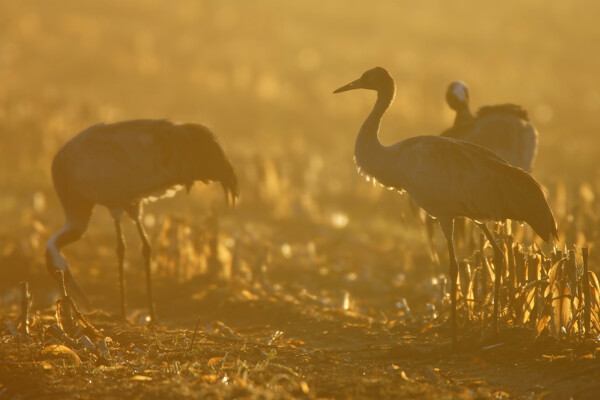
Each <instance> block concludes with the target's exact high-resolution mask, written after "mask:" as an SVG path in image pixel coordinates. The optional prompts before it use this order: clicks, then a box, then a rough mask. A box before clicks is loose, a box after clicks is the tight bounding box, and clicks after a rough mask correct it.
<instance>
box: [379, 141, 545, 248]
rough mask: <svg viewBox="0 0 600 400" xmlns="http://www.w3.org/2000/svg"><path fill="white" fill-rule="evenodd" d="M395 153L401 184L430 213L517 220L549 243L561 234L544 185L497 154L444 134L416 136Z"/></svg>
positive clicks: (404, 142) (391, 155)
mask: <svg viewBox="0 0 600 400" xmlns="http://www.w3.org/2000/svg"><path fill="white" fill-rule="evenodd" d="M389 149H390V152H391V153H390V159H393V160H394V163H395V165H394V166H393V167H394V169H395V171H396V174H397V176H398V179H399V181H401V182H399V184H401V185H402V186H403V187H404V188H405V189H406V191H407V192H408V193H409V194H410V195H411V196H412V197H413V198H414V199H415V201H416V202H417V203H418V204H419V205H420V206H421V207H422V208H423V209H424V210H425V211H427V212H428V213H429V214H431V215H433V216H435V217H446V218H455V217H458V216H466V217H469V218H472V219H481V220H505V219H514V220H518V221H525V222H527V223H529V224H530V225H531V226H532V227H533V228H534V230H536V232H537V233H538V234H539V235H540V236H541V237H542V238H544V239H549V238H550V236H551V235H554V234H555V232H556V222H555V221H554V217H553V215H552V211H551V210H550V208H549V206H548V203H547V202H546V199H545V197H544V193H543V191H542V188H541V187H540V185H539V184H538V183H537V182H536V181H535V179H533V177H531V175H529V174H528V173H526V172H525V171H523V170H521V169H519V168H515V167H512V166H510V165H509V164H507V163H506V162H505V161H504V160H502V159H501V158H500V157H499V156H497V155H496V154H494V153H492V152H491V151H489V150H486V149H484V148H482V147H480V146H478V145H475V144H471V143H467V142H463V141H460V140H455V139H450V138H443V137H439V136H420V137H415V138H410V139H407V140H404V141H402V142H400V143H398V144H397V145H396V146H393V147H391V148H389ZM540 210H542V211H541V212H540Z"/></svg>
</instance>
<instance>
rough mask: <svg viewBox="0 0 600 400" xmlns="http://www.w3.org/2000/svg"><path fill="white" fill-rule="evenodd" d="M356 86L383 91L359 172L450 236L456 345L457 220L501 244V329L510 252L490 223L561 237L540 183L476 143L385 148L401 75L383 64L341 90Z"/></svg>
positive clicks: (362, 144)
mask: <svg viewBox="0 0 600 400" xmlns="http://www.w3.org/2000/svg"><path fill="white" fill-rule="evenodd" d="M353 89H371V90H375V91H376V92H377V101H376V102H375V106H374V107H373V110H372V111H371V113H370V114H369V116H368V117H367V119H366V120H365V122H364V123H363V125H362V127H361V128H360V131H359V133H358V136H357V138H356V144H355V148H354V159H355V161H356V165H357V167H358V170H359V172H360V173H361V174H363V175H366V176H367V180H373V181H374V182H379V183H380V184H381V185H382V186H385V187H388V188H390V189H396V190H398V191H406V192H408V193H409V194H410V195H411V196H412V198H413V199H414V200H415V201H416V202H417V204H418V205H419V206H420V207H421V208H423V209H424V210H425V211H426V212H427V213H428V214H429V215H431V216H433V217H434V218H436V219H437V220H438V222H439V224H440V226H441V228H442V231H443V233H444V236H445V238H446V242H447V246H448V253H449V258H450V268H449V269H450V282H451V294H450V295H451V316H450V322H451V331H452V347H453V348H456V345H457V323H456V286H457V277H458V262H457V260H456V254H455V250H454V239H453V233H454V220H455V219H456V218H457V217H467V218H470V219H472V220H473V221H474V222H475V223H476V224H477V225H478V226H479V227H480V228H481V229H482V231H483V232H484V234H485V235H486V237H487V238H488V239H489V240H490V243H491V244H492V247H493V249H494V254H495V259H496V260H497V262H498V263H497V264H496V268H495V275H496V279H495V302H494V314H493V329H494V331H495V332H497V328H498V325H497V320H498V299H499V296H498V293H499V286H500V271H501V268H499V267H500V266H501V265H502V264H503V263H504V257H503V254H502V250H501V249H500V247H499V246H498V244H496V242H495V241H494V238H493V236H492V234H491V233H490V231H489V230H488V228H487V226H486V223H485V221H486V220H505V219H514V220H517V221H525V222H527V223H528V224H529V225H531V227H532V228H533V229H534V230H535V232H536V233H537V234H538V235H539V236H540V237H541V238H542V239H544V240H545V241H548V242H549V241H551V240H552V238H553V237H554V238H556V237H557V235H558V232H557V229H556V221H555V219H554V216H553V214H552V210H551V209H550V206H549V205H548V202H547V201H546V198H545V197H544V193H543V191H542V188H541V186H540V185H539V183H538V182H537V181H536V180H535V179H534V178H533V177H532V176H531V175H530V174H528V173H527V172H525V171H523V170H522V169H520V168H516V167H513V166H511V165H509V164H508V163H507V162H505V161H504V160H503V159H501V158H500V157H499V156H497V155H496V154H494V153H492V152H491V151H489V150H487V149H485V148H483V147H480V146H478V145H474V144H472V143H468V142H463V141H460V140H455V139H452V138H447V137H440V136H416V137H412V138H409V139H405V140H403V141H401V142H398V143H396V144H394V145H392V146H384V145H383V144H382V143H381V142H380V141H379V137H378V133H379V126H380V124H381V119H382V116H383V114H384V113H385V111H386V110H387V109H388V107H389V106H390V104H391V103H392V101H393V100H394V96H395V93H396V84H395V82H394V79H393V78H392V76H391V75H390V73H389V72H388V71H387V70H386V69H384V68H382V67H376V68H373V69H370V70H368V71H366V72H365V73H364V74H363V75H362V76H361V77H360V78H359V79H357V80H355V81H353V82H351V83H349V84H347V85H345V86H342V87H340V88H339V89H337V90H335V91H334V93H340V92H345V91H347V90H353Z"/></svg>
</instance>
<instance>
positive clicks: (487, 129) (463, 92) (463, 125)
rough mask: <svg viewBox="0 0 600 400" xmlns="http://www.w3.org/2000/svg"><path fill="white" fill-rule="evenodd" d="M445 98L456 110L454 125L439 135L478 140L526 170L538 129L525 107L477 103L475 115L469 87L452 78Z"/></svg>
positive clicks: (532, 157) (530, 160) (536, 140)
mask: <svg viewBox="0 0 600 400" xmlns="http://www.w3.org/2000/svg"><path fill="white" fill-rule="evenodd" d="M446 102H447V103H448V106H449V107H450V108H451V109H453V110H454V111H456V117H455V119H454V125H453V126H452V127H451V128H449V129H447V130H445V131H444V132H442V136H444V137H451V138H454V139H460V140H464V141H466V142H471V143H475V144H478V145H480V146H483V147H485V148H487V149H488V150H491V151H493V152H494V153H496V154H498V155H499V156H500V157H501V158H502V159H504V160H505V161H506V162H508V163H509V164H510V165H513V166H515V167H519V168H522V169H523V170H525V171H527V172H530V173H531V170H532V167H533V161H534V160H535V156H536V154H537V146H538V133H537V131H536V129H535V128H534V127H533V125H532V124H531V123H530V122H529V117H528V115H527V111H525V110H524V109H523V108H522V107H521V106H518V105H516V104H500V105H494V106H485V107H481V108H480V109H479V110H478V111H477V114H476V115H473V114H472V113H471V110H470V108H469V87H468V86H467V85H466V84H465V83H464V82H461V81H456V82H452V83H451V84H450V85H449V86H448V89H447V90H446Z"/></svg>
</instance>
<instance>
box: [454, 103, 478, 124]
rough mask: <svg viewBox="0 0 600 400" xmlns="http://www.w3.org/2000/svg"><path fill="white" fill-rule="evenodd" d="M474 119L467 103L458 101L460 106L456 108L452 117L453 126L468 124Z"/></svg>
mask: <svg viewBox="0 0 600 400" xmlns="http://www.w3.org/2000/svg"><path fill="white" fill-rule="evenodd" d="M473 119H474V117H473V113H471V109H470V108H469V104H468V103H460V106H459V107H458V108H457V109H456V117H455V118H454V126H459V125H463V124H468V123H469V122H471V121H472V120H473Z"/></svg>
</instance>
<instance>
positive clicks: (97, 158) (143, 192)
mask: <svg viewBox="0 0 600 400" xmlns="http://www.w3.org/2000/svg"><path fill="white" fill-rule="evenodd" d="M52 179H53V182H54V188H55V189H56V193H57V194H58V197H59V199H60V202H61V204H62V207H63V210H64V213H65V219H66V222H65V226H64V227H63V229H62V230H61V231H60V232H58V233H57V234H55V235H54V236H52V237H51V238H50V239H49V240H48V243H47V244H46V265H47V268H48V271H49V272H50V273H52V274H53V273H54V272H55V271H56V270H62V271H64V275H65V281H66V284H67V288H68V289H70V290H74V291H75V292H76V293H77V294H78V295H79V296H80V297H83V298H85V294H84V293H83V291H82V290H81V288H80V287H79V285H78V284H77V282H76V281H75V279H74V278H73V275H72V273H71V270H70V269H69V266H68V264H67V261H66V259H65V257H64V256H63V255H62V253H61V249H62V248H63V247H65V246H66V245H68V244H70V243H73V242H75V241H77V240H79V238H81V236H82V235H83V233H84V232H85V231H86V229H87V226H88V223H89V220H90V216H91V214H92V209H93V208H94V205H95V204H100V205H103V206H105V207H107V208H108V209H109V210H110V213H111V215H112V217H113V219H114V224H115V229H116V233H117V257H118V263H119V281H120V291H121V313H122V315H123V317H125V308H126V307H125V279H124V271H123V261H124V256H125V239H124V236H123V233H122V231H121V215H122V214H123V212H125V213H126V214H127V215H129V216H130V217H131V218H132V219H133V221H134V223H135V225H136V228H137V231H138V234H139V236H140V238H141V240H142V254H143V257H144V264H145V269H146V286H147V291H148V308H149V311H150V317H151V318H152V320H153V321H155V320H156V311H155V307H154V300H153V297H152V280H151V273H150V272H151V271H150V256H151V247H150V242H149V241H148V237H147V235H146V232H145V230H144V226H143V224H142V212H143V208H142V206H143V203H144V201H145V200H147V199H153V198H157V197H163V196H165V195H166V196H172V195H174V194H175V191H177V190H179V189H182V188H184V187H185V188H186V189H187V191H189V190H190V188H191V187H192V185H193V184H194V182H195V181H202V182H205V183H208V182H209V181H218V182H220V183H221V185H222V187H223V190H224V191H225V195H226V197H227V200H228V201H229V197H231V201H232V203H234V202H235V199H236V198H237V197H238V194H239V192H238V182H237V177H236V175H235V172H234V170H233V167H232V166H231V164H230V162H229V160H228V159H227V157H226V156H225V154H224V152H223V149H222V148H221V146H219V144H218V143H217V141H216V138H215V136H214V135H213V134H212V133H211V131H210V130H209V129H208V128H206V127H204V126H202V125H198V124H191V123H189V124H174V123H172V122H170V121H167V120H133V121H124V122H118V123H114V124H98V125H94V126H92V127H90V128H88V129H86V130H84V131H83V132H81V133H79V134H78V135H77V136H75V137H73V138H72V139H71V140H70V141H69V142H67V143H66V144H65V145H64V146H63V147H62V148H61V149H60V150H59V151H58V153H57V154H56V156H55V157H54V160H53V162H52Z"/></svg>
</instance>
